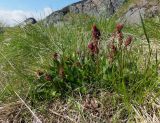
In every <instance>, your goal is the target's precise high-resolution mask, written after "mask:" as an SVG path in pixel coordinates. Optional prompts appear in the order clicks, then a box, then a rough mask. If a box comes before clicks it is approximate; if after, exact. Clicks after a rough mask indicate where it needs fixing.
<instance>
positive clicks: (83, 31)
mask: <svg viewBox="0 0 160 123" xmlns="http://www.w3.org/2000/svg"><path fill="white" fill-rule="evenodd" d="M70 19H71V20H70V21H69V22H70V23H64V24H63V26H56V25H55V26H54V25H53V26H50V27H48V28H46V27H45V26H44V25H43V24H41V23H38V24H36V25H28V26H26V27H25V28H18V27H14V28H8V29H6V32H5V33H4V34H0V63H1V64H0V76H2V77H1V78H0V83H1V85H0V90H1V91H0V101H2V102H0V103H7V102H14V101H16V100H17V99H18V98H17V97H16V95H15V92H17V93H18V94H19V95H20V97H22V98H23V99H24V100H25V99H27V100H26V101H27V102H28V104H30V105H32V108H34V109H36V111H40V112H41V113H42V112H45V110H46V109H45V108H44V107H45V106H47V104H48V103H49V102H52V101H53V100H54V101H55V100H61V101H60V102H63V101H65V102H67V103H68V105H72V106H71V107H72V108H74V109H77V108H78V112H79V113H82V114H81V116H82V117H83V118H84V117H85V116H86V114H85V113H86V112H84V111H83V108H82V107H81V105H83V106H84V107H85V104H83V101H84V100H85V98H87V96H86V95H88V94H89V95H91V96H93V97H95V98H96V99H97V100H98V101H99V102H100V104H101V106H104V107H103V108H104V109H105V108H106V109H107V108H108V107H110V108H112V110H113V112H114V113H115V114H112V113H110V114H111V117H112V121H115V122H118V121H119V120H120V119H122V120H124V119H128V122H130V121H134V120H133V119H134V118H135V115H138V114H137V110H141V115H143V110H142V108H140V106H143V105H146V106H147V109H148V111H150V106H151V104H152V103H154V102H155V100H157V98H159V93H160V92H159V82H160V81H159V76H158V73H157V70H158V65H159V59H158V58H159V56H158V54H157V53H156V52H155V49H151V50H150V49H148V47H147V46H148V45H149V46H150V45H151V46H150V48H152V43H154V42H150V41H152V40H156V41H159V39H160V37H159V35H158V34H157V33H155V30H156V32H159V31H160V28H159V25H160V23H159V21H155V20H146V21H145V23H143V27H142V26H137V27H134V26H133V27H132V26H127V25H125V27H124V29H123V35H124V38H123V41H124V42H125V41H126V39H127V37H128V36H129V35H131V36H132V37H133V40H132V42H131V44H130V45H129V46H127V48H126V47H124V46H119V44H118V38H117V37H116V38H115V42H114V45H115V46H116V47H117V50H116V52H115V53H114V56H113V59H114V60H113V59H110V58H108V55H109V54H110V53H111V52H112V50H113V49H112V48H111V47H110V46H108V44H109V42H111V37H112V36H111V35H112V32H114V31H115V27H116V22H115V20H114V19H110V20H108V21H107V20H105V19H102V18H99V19H95V18H90V17H88V16H85V15H79V16H77V17H76V18H72V17H71V18H70ZM93 24H96V25H97V27H98V28H99V29H100V31H101V38H100V40H99V42H100V45H98V47H99V53H98V54H95V55H92V54H91V52H90V50H89V49H88V43H89V42H90V41H91V40H92V35H91V28H92V26H93ZM144 32H145V35H147V40H146V39H145V38H143V37H144ZM6 39H9V40H6ZM147 41H148V42H147ZM147 43H148V44H147ZM146 48H147V49H146ZM156 51H159V49H157V50H156ZM149 52H150V54H151V56H150V58H149V59H148V54H149ZM54 53H58V57H59V58H58V60H56V59H54V58H53V54H54ZM110 60H113V61H112V62H110ZM150 60H151V61H150ZM38 70H40V71H42V72H43V74H42V75H41V76H40V77H39V78H37V75H36V74H37V71H38ZM63 71H64V75H63V73H62V72H63ZM46 74H47V75H49V77H51V79H50V78H49V80H46ZM105 93H107V94H108V95H106V96H100V95H103V94H105ZM79 95H80V96H79ZM111 95H112V96H111ZM150 98H152V100H150ZM91 99H92V98H91ZM106 100H107V101H109V102H110V103H108V102H107V101H106ZM146 100H147V101H146ZM148 100H149V101H148ZM29 102H31V103H29ZM74 102H75V104H74V106H73V103H74ZM43 103H45V104H43ZM86 103H87V102H86ZM61 106H63V104H61V105H60V107H61ZM72 108H71V109H72ZM101 108H102V107H101ZM103 108H102V109H103ZM107 111H108V110H106V112H107ZM101 112H104V113H105V110H103V111H101ZM109 112H110V111H108V113H109ZM42 114H43V113H42ZM44 115H45V113H44ZM104 116H105V115H104ZM156 116H157V117H158V118H160V117H159V114H158V111H157V112H156ZM83 118H82V119H83ZM86 119H87V117H86ZM101 119H103V117H101ZM83 120H85V118H84V119H83Z"/></svg>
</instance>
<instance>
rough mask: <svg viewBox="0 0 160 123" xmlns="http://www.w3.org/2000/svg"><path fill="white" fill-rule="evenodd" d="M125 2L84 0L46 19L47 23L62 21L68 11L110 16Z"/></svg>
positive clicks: (122, 0) (120, 0)
mask: <svg viewBox="0 0 160 123" xmlns="http://www.w3.org/2000/svg"><path fill="white" fill-rule="evenodd" d="M124 2H125V0H82V1H80V2H77V3H74V4H71V5H69V6H67V7H65V8H63V9H61V10H58V11H55V12H53V13H52V14H51V15H49V16H48V17H47V18H46V19H45V23H47V24H52V23H55V22H58V21H61V20H62V18H63V17H64V16H65V15H66V14H68V13H76V14H77V13H84V14H88V15H91V16H104V17H110V16H111V15H113V14H114V13H115V12H116V11H117V9H118V8H119V7H120V6H122V5H123V3H124Z"/></svg>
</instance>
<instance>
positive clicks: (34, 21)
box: [19, 17, 37, 27]
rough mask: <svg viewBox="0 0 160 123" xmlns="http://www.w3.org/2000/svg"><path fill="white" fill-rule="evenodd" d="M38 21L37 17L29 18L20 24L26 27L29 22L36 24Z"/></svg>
mask: <svg viewBox="0 0 160 123" xmlns="http://www.w3.org/2000/svg"><path fill="white" fill-rule="evenodd" d="M36 23H37V20H36V19H35V18H32V17H30V18H27V19H26V20H24V21H23V22H22V23H20V24H19V26H20V27H24V26H26V25H28V24H36Z"/></svg>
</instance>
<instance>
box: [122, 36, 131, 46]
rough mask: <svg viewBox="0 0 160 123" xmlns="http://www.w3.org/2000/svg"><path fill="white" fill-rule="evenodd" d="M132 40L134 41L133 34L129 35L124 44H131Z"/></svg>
mask: <svg viewBox="0 0 160 123" xmlns="http://www.w3.org/2000/svg"><path fill="white" fill-rule="evenodd" d="M131 42H132V36H129V37H128V38H127V39H126V41H125V44H124V45H125V47H127V46H129V45H130V44H131Z"/></svg>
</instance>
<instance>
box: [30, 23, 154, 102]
mask: <svg viewBox="0 0 160 123" xmlns="http://www.w3.org/2000/svg"><path fill="white" fill-rule="evenodd" d="M123 28H124V25H123V24H117V26H116V28H115V31H114V33H113V34H112V37H111V41H110V42H107V43H108V45H107V46H106V47H105V48H106V49H107V52H106V50H105V49H104V48H102V45H103V42H102V39H101V35H102V33H101V31H100V30H99V29H98V27H97V26H96V25H93V27H92V35H91V41H89V43H88V46H86V48H87V49H86V50H87V53H84V52H83V51H76V52H74V53H73V52H68V54H67V55H66V54H65V55H64V54H63V53H59V52H55V53H54V54H53V56H52V62H51V65H50V66H49V67H48V68H47V69H45V70H37V72H36V80H35V81H34V83H33V84H32V88H31V96H32V98H34V99H39V100H44V99H52V98H54V97H59V96H62V97H64V96H67V95H69V94H71V93H72V92H80V93H87V86H88V85H90V84H92V85H94V86H97V85H98V86H97V87H99V88H105V89H108V90H109V91H111V92H116V93H118V94H120V95H122V97H123V99H124V101H125V102H127V103H130V102H131V99H132V98H133V99H136V97H137V95H142V94H143V93H145V91H146V89H147V88H148V87H149V85H151V81H150V80H152V78H156V74H154V73H152V74H151V73H150V72H148V74H146V71H145V68H144V69H142V66H141V65H140V64H139V58H138V57H139V55H137V54H136V51H135V48H134V46H133V37H132V36H125V35H124V34H123V31H122V30H123ZM147 70H148V71H149V70H152V71H154V70H153V69H152V68H151V69H147ZM75 94H76V93H75ZM140 97H141V96H140Z"/></svg>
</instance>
